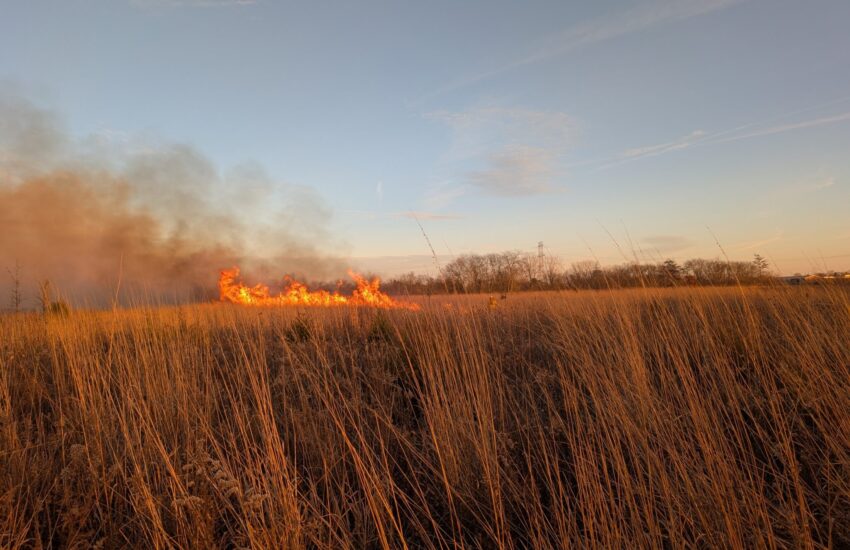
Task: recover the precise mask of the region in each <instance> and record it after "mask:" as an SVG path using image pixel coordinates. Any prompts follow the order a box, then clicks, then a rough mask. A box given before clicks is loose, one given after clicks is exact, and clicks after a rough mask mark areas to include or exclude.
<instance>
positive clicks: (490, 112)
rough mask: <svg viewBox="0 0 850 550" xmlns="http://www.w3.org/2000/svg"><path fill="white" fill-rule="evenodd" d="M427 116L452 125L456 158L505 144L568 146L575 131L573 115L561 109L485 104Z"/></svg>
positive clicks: (549, 146) (453, 147) (471, 155)
mask: <svg viewBox="0 0 850 550" xmlns="http://www.w3.org/2000/svg"><path fill="white" fill-rule="evenodd" d="M425 117H426V118H428V119H431V120H435V121H438V122H441V123H443V124H445V125H447V126H448V127H449V128H451V130H452V146H451V147H452V156H453V157H454V158H469V157H474V156H477V155H481V154H482V153H485V154H486V153H488V152H490V151H491V150H492V149H493V148H494V147H500V146H505V145H528V146H533V147H545V148H548V149H559V148H563V147H566V146H567V145H568V144H569V143H570V142H571V141H572V139H573V135H574V133H575V124H574V122H573V120H572V118H570V117H569V116H568V115H567V114H566V113H562V112H559V111H540V110H534V109H525V108H520V107H501V106H482V107H473V108H470V109H466V110H463V111H445V110H442V111H433V112H430V113H427V114H426V115H425Z"/></svg>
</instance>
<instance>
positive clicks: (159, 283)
mask: <svg viewBox="0 0 850 550" xmlns="http://www.w3.org/2000/svg"><path fill="white" fill-rule="evenodd" d="M329 217H330V211H329V210H328V209H327V208H326V207H325V206H324V205H323V203H322V201H321V200H320V198H319V197H318V196H317V195H316V194H315V193H314V192H313V191H312V190H311V189H309V188H306V187H303V186H296V185H289V184H281V183H279V182H275V181H273V180H272V179H271V178H269V177H268V175H267V174H266V173H265V172H264V170H263V169H262V167H260V166H258V165H254V164H245V165H241V166H237V167H236V168H233V169H231V170H229V171H227V172H225V173H221V172H220V171H219V170H217V169H216V167H215V166H214V165H213V164H212V163H211V162H210V161H209V160H208V159H207V158H205V157H204V156H203V155H202V154H200V153H199V152H198V151H196V150H194V149H193V148H192V147H189V146H186V145H174V144H162V143H150V141H142V140H136V139H127V138H124V137H120V139H115V136H108V138H105V137H104V136H93V137H90V138H87V139H84V140H74V139H72V138H71V137H70V136H69V134H68V132H67V131H65V129H64V128H63V126H62V122H61V120H60V118H59V117H58V116H57V115H56V114H55V113H52V112H50V111H47V110H44V109H41V108H38V107H36V106H35V105H33V104H32V103H30V102H28V101H26V100H25V99H22V98H21V97H20V96H18V95H15V94H13V93H8V92H7V91H4V90H2V89H0V268H12V269H14V265H15V264H16V263H17V264H19V265H20V274H21V282H22V284H23V290H24V294H25V297H27V298H29V303H28V304H27V305H29V306H32V305H34V303H35V302H34V295H35V288H36V287H37V284H38V283H39V282H41V281H44V280H49V281H50V282H51V286H52V287H53V288H56V289H58V290H59V291H60V292H61V293H62V295H63V297H65V298H66V299H71V300H72V301H76V302H78V303H79V302H86V303H88V304H90V305H103V304H106V303H109V301H111V300H112V299H113V298H114V297H115V296H116V293H117V296H118V297H119V300H120V301H122V302H124V303H127V302H128V301H138V300H156V301H168V302H172V301H184V300H191V299H200V298H206V297H212V296H214V295H215V293H214V290H215V284H216V281H217V278H218V272H219V270H220V269H222V268H227V267H231V266H234V265H239V266H240V267H241V268H242V270H243V272H246V273H248V274H250V275H252V276H254V277H257V278H260V279H262V278H269V277H274V278H279V277H280V276H281V275H283V274H284V273H288V274H299V275H301V276H306V277H328V276H334V275H337V274H339V273H341V272H342V267H343V266H342V265H341V264H340V263H339V262H338V261H336V260H334V259H331V258H327V257H322V256H321V255H320V254H318V253H317V248H316V247H318V246H320V245H322V244H323V243H325V242H327V241H328V240H329V239H330V235H328V232H327V225H328V221H329ZM2 275H3V281H2V283H0V292H2V293H3V294H2V296H0V298H2V297H5V296H8V295H9V294H8V293H9V291H10V285H11V284H12V279H11V277H8V276H7V275H6V274H5V273H4V274H2ZM3 305H5V304H0V308H2V306H3Z"/></svg>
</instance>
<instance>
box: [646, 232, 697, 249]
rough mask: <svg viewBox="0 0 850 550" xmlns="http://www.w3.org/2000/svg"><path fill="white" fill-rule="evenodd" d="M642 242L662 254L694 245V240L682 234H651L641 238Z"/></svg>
mask: <svg viewBox="0 0 850 550" xmlns="http://www.w3.org/2000/svg"><path fill="white" fill-rule="evenodd" d="M641 244H645V245H647V247H649V248H652V249H653V250H655V251H656V252H659V253H662V254H663V253H670V252H679V251H681V250H686V249H688V248H691V247H693V246H694V243H693V241H691V240H690V239H688V238H686V237H683V236H681V235H651V236H649V237H644V238H643V239H641Z"/></svg>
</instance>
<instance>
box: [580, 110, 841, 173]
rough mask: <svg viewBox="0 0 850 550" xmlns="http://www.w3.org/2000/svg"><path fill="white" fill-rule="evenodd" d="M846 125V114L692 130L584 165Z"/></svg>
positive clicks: (603, 166)
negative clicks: (713, 130)
mask: <svg viewBox="0 0 850 550" xmlns="http://www.w3.org/2000/svg"><path fill="white" fill-rule="evenodd" d="M780 118H782V117H780ZM846 121H850V111H848V112H843V113H838V114H833V115H829V116H821V117H817V118H812V119H808V120H801V121H797V122H790V123H786V124H774V125H768V124H765V123H756V122H754V123H749V124H744V125H741V126H738V127H736V128H732V129H728V130H722V131H718V132H712V133H706V132H704V131H702V130H695V131H693V132H691V133H690V134H688V135H687V136H684V137H682V138H679V139H676V140H673V141H670V142H666V143H661V144H655V145H645V146H640V147H633V148H630V149H626V150H625V151H623V152H622V153H620V154H618V155H616V156H614V157H610V158H603V159H597V160H594V161H591V162H588V163H586V164H596V165H597V169H598V170H604V169H607V168H611V167H614V166H617V165H620V164H623V163H626V162H631V161H634V160H638V159H642V158H646V157H654V156H659V155H664V154H667V153H672V152H675V151H681V150H683V149H688V148H690V147H693V146H697V145H716V144H722V143H730V142H734V141H741V140H747V139H754V138H759V137H766V136H772V135H777V134H783V133H786V132H793V131H796V130H803V129H808V128H817V127H820V126H827V125H830V124H837V123H840V122H846ZM830 185H831V184H830Z"/></svg>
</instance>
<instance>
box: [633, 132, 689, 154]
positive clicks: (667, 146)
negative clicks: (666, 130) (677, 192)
mask: <svg viewBox="0 0 850 550" xmlns="http://www.w3.org/2000/svg"><path fill="white" fill-rule="evenodd" d="M703 136H705V132H703V131H702V130H694V131H693V132H691V133H690V134H688V135H687V136H685V137H683V138H679V139H677V140H674V141H669V142H667V143H660V144H657V145H646V146H643V147H635V148H632V149H626V150H625V151H624V152H623V154H622V156H623V157H624V158H627V159H636V158H641V157H652V156H655V155H663V154H664V153H669V152H671V151H679V150H680V149H687V148H688V147H690V146H691V145H693V144H694V143H696V142H697V141H698V140H699V139H700V138H702V137H703Z"/></svg>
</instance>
